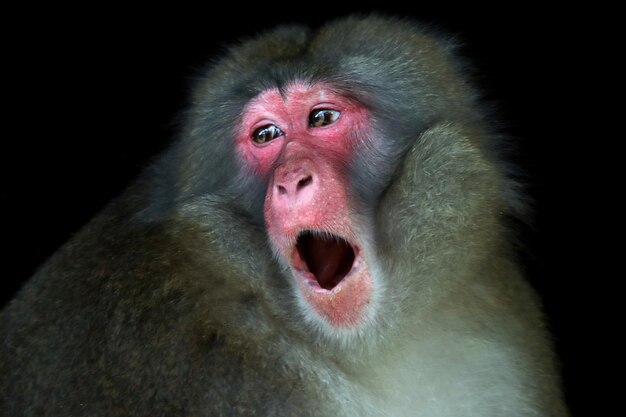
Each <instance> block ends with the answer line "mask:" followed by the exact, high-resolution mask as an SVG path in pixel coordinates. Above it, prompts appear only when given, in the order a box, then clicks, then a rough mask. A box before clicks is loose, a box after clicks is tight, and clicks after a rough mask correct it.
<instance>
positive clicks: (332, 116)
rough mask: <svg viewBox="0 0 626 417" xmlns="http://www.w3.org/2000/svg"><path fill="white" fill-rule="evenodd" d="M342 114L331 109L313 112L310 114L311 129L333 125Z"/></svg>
mask: <svg viewBox="0 0 626 417" xmlns="http://www.w3.org/2000/svg"><path fill="white" fill-rule="evenodd" d="M340 115H341V113H340V112H338V111H336V110H329V109H317V110H313V111H312V112H311V114H309V127H322V126H327V125H330V124H333V123H335V122H336V121H337V119H339V116H340Z"/></svg>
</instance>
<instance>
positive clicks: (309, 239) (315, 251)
mask: <svg viewBox="0 0 626 417" xmlns="http://www.w3.org/2000/svg"><path fill="white" fill-rule="evenodd" d="M355 257H356V252H355V248H354V247H353V246H352V245H351V244H350V243H349V242H348V241H346V240H345V239H343V238H341V237H339V236H335V235H332V234H326V233H324V234H321V233H315V232H312V231H304V232H302V233H300V235H299V236H298V240H297V243H296V249H295V251H294V258H295V259H294V261H295V262H294V266H296V268H298V269H300V268H301V269H303V270H304V271H305V272H310V273H311V274H312V275H313V276H314V277H315V281H316V282H317V284H318V285H319V286H320V287H321V288H324V289H325V290H332V289H333V288H335V287H336V286H337V285H338V284H339V283H340V282H341V281H342V280H343V279H344V278H345V277H346V275H348V273H349V272H350V271H351V270H352V266H353V264H354V259H355Z"/></svg>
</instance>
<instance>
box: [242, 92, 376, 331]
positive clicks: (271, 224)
mask: <svg viewBox="0 0 626 417" xmlns="http://www.w3.org/2000/svg"><path fill="white" fill-rule="evenodd" d="M242 120H243V122H242V126H241V129H240V132H241V134H240V135H239V137H238V140H237V149H238V152H239V155H240V157H241V160H242V161H243V164H244V165H245V167H247V169H248V171H249V172H251V173H254V175H258V176H261V177H263V178H266V183H267V189H266V194H265V203H264V218H265V225H266V228H267V232H268V235H269V239H270V241H271V243H272V246H273V249H274V251H275V253H276V254H277V255H278V257H279V259H280V260H281V262H282V263H284V264H286V265H288V266H289V269H290V271H291V275H292V278H293V284H294V286H295V287H296V288H297V294H298V299H299V300H300V303H301V305H302V306H303V307H304V308H305V309H307V310H311V311H312V314H308V316H313V317H316V318H317V319H318V320H320V321H322V322H325V323H327V324H329V325H331V326H333V327H336V328H352V327H355V326H359V324H361V323H362V322H363V321H364V320H365V318H366V317H367V315H368V310H369V309H370V306H371V304H372V299H373V294H372V292H373V291H374V284H373V278H372V273H371V269H370V261H369V259H368V255H367V251H365V250H363V248H364V245H365V239H364V238H363V237H362V236H361V234H360V233H359V227H358V226H359V225H358V224H356V222H355V216H354V215H353V214H354V213H355V212H356V210H355V207H354V202H353V201H352V199H351V198H350V193H349V189H350V187H349V183H350V180H349V171H348V168H347V167H348V166H349V164H350V162H351V161H352V159H353V155H354V153H355V151H356V149H357V148H358V147H359V146H363V145H364V142H365V141H368V140H371V139H369V137H368V135H367V126H368V112H367V110H366V109H365V108H364V107H363V106H362V105H360V104H359V103H357V102H355V101H354V100H350V99H348V98H347V97H345V96H342V95H341V94H340V93H338V92H336V91H333V89H332V88H330V87H329V86H327V85H323V84H305V83H302V82H299V83H293V84H291V85H290V86H289V87H288V88H286V90H285V91H284V92H283V94H281V92H280V91H279V90H278V89H269V90H265V91H263V92H262V93H261V94H259V95H258V96H257V97H256V98H255V99H253V100H252V101H251V102H250V103H249V104H248V105H247V106H246V108H245V110H244V117H243V119H242Z"/></svg>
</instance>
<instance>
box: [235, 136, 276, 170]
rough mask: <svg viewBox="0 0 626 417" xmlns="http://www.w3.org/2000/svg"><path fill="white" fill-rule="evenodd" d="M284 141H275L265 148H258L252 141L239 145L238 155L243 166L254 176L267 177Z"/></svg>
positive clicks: (244, 141) (242, 142) (245, 141)
mask: <svg viewBox="0 0 626 417" xmlns="http://www.w3.org/2000/svg"><path fill="white" fill-rule="evenodd" d="M280 142H282V140H279V139H275V140H273V141H271V142H269V143H268V144H267V145H265V146H256V145H254V144H253V143H252V142H251V141H250V140H240V141H238V143H237V154H238V156H239V158H240V160H241V161H242V162H243V165H244V166H245V167H246V168H247V169H248V170H249V171H250V172H252V173H253V174H255V175H260V176H266V175H268V174H269V173H270V171H271V169H272V165H273V163H274V161H275V160H276V157H277V156H278V154H279V153H280V148H281V144H280Z"/></svg>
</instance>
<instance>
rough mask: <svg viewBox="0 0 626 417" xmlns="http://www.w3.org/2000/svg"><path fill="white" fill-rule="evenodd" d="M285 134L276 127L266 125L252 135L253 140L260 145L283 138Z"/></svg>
mask: <svg viewBox="0 0 626 417" xmlns="http://www.w3.org/2000/svg"><path fill="white" fill-rule="evenodd" d="M283 134H284V133H283V131H282V130H280V129H279V128H278V126H276V125H265V126H261V127H259V128H258V129H256V130H255V131H254V132H253V133H252V140H253V141H255V142H256V143H258V144H263V143H265V142H269V141H270V140H272V139H276V138H277V137H279V136H282V135H283Z"/></svg>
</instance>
